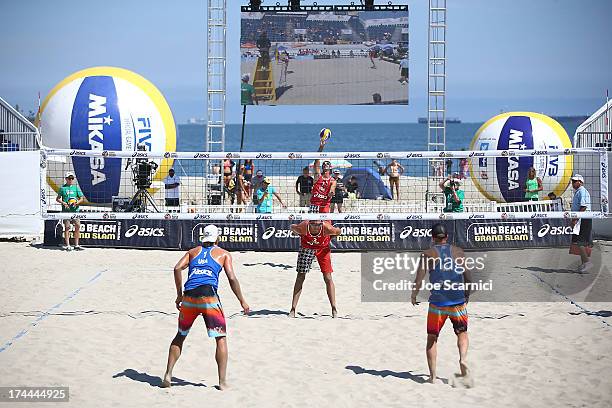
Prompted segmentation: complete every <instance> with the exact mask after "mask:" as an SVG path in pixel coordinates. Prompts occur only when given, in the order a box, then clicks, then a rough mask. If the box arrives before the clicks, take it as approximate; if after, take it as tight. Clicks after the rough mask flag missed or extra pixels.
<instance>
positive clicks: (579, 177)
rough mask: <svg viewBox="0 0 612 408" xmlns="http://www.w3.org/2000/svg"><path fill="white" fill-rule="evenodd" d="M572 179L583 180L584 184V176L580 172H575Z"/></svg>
mask: <svg viewBox="0 0 612 408" xmlns="http://www.w3.org/2000/svg"><path fill="white" fill-rule="evenodd" d="M572 180H576V181H581V182H582V183H583V184H584V178H582V176H581V175H580V174H574V175H573V176H572Z"/></svg>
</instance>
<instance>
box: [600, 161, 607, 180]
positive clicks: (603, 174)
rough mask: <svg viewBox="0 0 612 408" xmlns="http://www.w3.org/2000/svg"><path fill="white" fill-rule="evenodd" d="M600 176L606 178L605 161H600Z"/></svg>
mask: <svg viewBox="0 0 612 408" xmlns="http://www.w3.org/2000/svg"><path fill="white" fill-rule="evenodd" d="M601 178H604V179H606V178H608V165H607V164H606V162H601Z"/></svg>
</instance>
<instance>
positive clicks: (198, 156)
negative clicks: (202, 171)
mask: <svg viewBox="0 0 612 408" xmlns="http://www.w3.org/2000/svg"><path fill="white" fill-rule="evenodd" d="M209 157H210V154H208V153H196V154H194V155H193V158H194V159H208V158H209Z"/></svg>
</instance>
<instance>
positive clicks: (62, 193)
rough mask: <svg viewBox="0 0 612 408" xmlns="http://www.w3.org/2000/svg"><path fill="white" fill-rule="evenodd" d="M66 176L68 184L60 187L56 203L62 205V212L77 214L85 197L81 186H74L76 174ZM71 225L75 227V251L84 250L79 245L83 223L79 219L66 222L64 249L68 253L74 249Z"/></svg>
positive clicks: (67, 173) (71, 173) (69, 173)
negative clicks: (71, 244)
mask: <svg viewBox="0 0 612 408" xmlns="http://www.w3.org/2000/svg"><path fill="white" fill-rule="evenodd" d="M65 176H66V183H65V184H64V185H63V186H61V187H60V189H59V191H58V192H57V197H56V199H55V201H57V202H58V203H59V204H61V205H62V212H74V213H76V212H78V211H79V206H80V205H81V204H82V203H83V202H84V201H85V196H84V195H83V192H82V191H81V189H80V188H79V186H77V185H76V184H74V173H73V172H71V171H69V172H66V175H65ZM70 224H73V225H74V249H76V250H77V251H79V250H82V249H83V248H82V247H81V246H80V245H79V238H80V237H81V233H80V231H81V221H80V220H79V219H78V218H74V219H65V220H64V246H62V248H63V249H64V250H66V251H72V249H73V247H71V246H70Z"/></svg>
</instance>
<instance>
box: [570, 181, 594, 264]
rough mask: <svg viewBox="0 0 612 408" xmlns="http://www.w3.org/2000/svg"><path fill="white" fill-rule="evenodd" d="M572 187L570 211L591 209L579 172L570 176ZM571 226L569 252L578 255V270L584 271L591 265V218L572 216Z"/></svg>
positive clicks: (589, 197)
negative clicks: (572, 195) (572, 229)
mask: <svg viewBox="0 0 612 408" xmlns="http://www.w3.org/2000/svg"><path fill="white" fill-rule="evenodd" d="M572 187H573V188H574V190H575V191H574V197H573V198H572V211H575V212H582V211H591V195H590V194H589V191H588V190H587V189H586V187H584V178H583V177H582V176H581V175H580V174H575V175H574V176H573V177H572ZM571 226H572V227H573V228H574V231H573V233H572V246H571V247H570V253H571V254H573V255H580V261H581V262H582V263H581V265H580V267H579V268H578V272H586V271H588V270H589V269H591V267H592V266H593V264H592V263H591V258H590V256H591V247H592V246H593V237H592V235H591V231H592V229H593V220H592V219H587V218H574V219H573V220H572V221H571Z"/></svg>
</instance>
